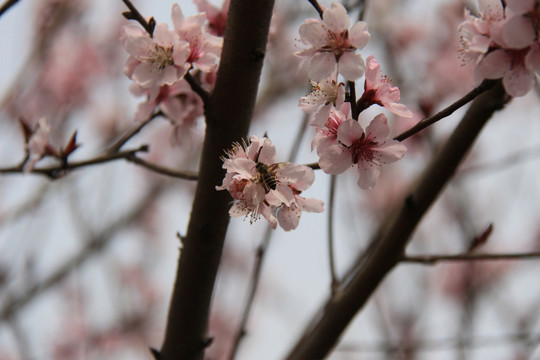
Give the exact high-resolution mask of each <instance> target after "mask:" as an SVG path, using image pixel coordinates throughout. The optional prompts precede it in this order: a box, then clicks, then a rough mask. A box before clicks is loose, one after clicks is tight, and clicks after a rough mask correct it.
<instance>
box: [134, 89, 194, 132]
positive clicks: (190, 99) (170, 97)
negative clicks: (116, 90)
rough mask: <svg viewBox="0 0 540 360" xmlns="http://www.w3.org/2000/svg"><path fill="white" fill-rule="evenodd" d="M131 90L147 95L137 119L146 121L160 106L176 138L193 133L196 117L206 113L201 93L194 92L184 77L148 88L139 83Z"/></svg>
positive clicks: (140, 94)
mask: <svg viewBox="0 0 540 360" xmlns="http://www.w3.org/2000/svg"><path fill="white" fill-rule="evenodd" d="M130 89H131V92H132V93H133V94H135V95H138V96H143V95H144V96H146V97H147V99H146V101H144V102H142V103H140V104H139V107H138V109H137V112H136V114H135V121H141V122H142V121H145V120H148V119H149V118H150V116H152V113H153V112H154V109H155V108H156V107H159V109H160V110H161V111H162V112H163V114H164V115H165V116H166V117H167V119H168V120H169V121H170V122H171V125H173V126H174V134H175V136H174V139H175V140H177V141H180V140H181V139H182V138H183V137H185V136H188V134H190V133H191V130H192V128H193V127H194V125H195V122H196V119H197V118H199V117H200V116H202V115H203V114H204V108H203V102H202V100H201V98H200V97H199V95H197V94H196V93H194V92H193V90H192V89H191V86H190V85H189V84H188V83H187V81H186V80H184V79H182V80H179V81H177V82H175V83H174V84H172V85H170V86H169V85H163V86H161V87H159V88H151V89H147V88H144V87H142V86H140V85H139V84H137V83H133V84H132V85H131V87H130Z"/></svg>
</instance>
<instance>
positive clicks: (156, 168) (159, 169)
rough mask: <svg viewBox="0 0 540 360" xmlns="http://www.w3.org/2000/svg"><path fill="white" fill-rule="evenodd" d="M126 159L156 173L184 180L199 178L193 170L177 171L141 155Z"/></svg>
mask: <svg viewBox="0 0 540 360" xmlns="http://www.w3.org/2000/svg"><path fill="white" fill-rule="evenodd" d="M126 160H127V161H129V162H132V163H134V164H137V165H140V166H142V167H144V168H146V169H149V170H152V171H153V172H155V173H158V174H161V175H166V176H170V177H174V178H179V179H184V180H197V179H198V177H199V176H198V174H197V173H194V172H191V171H176V170H172V169H169V168H166V167H163V166H161V165H157V164H154V163H151V162H148V161H146V160H143V159H141V158H140V157H138V156H136V155H135V154H133V155H132V156H128V157H126Z"/></svg>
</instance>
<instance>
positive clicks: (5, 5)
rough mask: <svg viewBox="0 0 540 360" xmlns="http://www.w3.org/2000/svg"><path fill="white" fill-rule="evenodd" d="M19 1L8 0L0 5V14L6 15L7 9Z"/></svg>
mask: <svg viewBox="0 0 540 360" xmlns="http://www.w3.org/2000/svg"><path fill="white" fill-rule="evenodd" d="M18 2H19V0H7V1H6V2H4V3H3V4H2V6H1V7H0V16H2V15H4V13H5V12H6V11H8V10H9V9H10V8H11V7H12V6H13V5H15V4H16V3H18Z"/></svg>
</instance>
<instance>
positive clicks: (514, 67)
mask: <svg viewBox="0 0 540 360" xmlns="http://www.w3.org/2000/svg"><path fill="white" fill-rule="evenodd" d="M505 3H506V6H505V7H503V2H501V1H500V0H479V1H478V5H479V11H478V14H475V15H472V14H471V13H470V12H469V11H467V10H466V11H465V17H466V20H465V22H463V23H462V24H461V25H460V42H461V45H460V52H461V53H462V56H463V58H464V60H465V61H471V62H474V63H475V65H476V67H475V76H476V79H477V81H481V80H483V79H499V78H502V79H503V85H504V87H505V89H506V92H507V93H508V94H510V95H512V96H523V95H525V94H526V93H527V92H529V90H531V88H532V87H533V85H534V82H535V79H536V76H535V73H536V74H538V73H540V39H539V36H538V35H539V33H540V1H539V0H508V1H506V2H505Z"/></svg>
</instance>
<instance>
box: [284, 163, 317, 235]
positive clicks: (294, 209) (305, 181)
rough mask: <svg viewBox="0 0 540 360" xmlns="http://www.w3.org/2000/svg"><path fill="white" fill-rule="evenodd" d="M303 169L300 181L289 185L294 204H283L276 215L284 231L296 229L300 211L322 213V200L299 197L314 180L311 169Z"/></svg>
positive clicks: (313, 173)
mask: <svg viewBox="0 0 540 360" xmlns="http://www.w3.org/2000/svg"><path fill="white" fill-rule="evenodd" d="M303 169H304V171H305V172H304V174H303V175H302V176H301V177H300V179H299V180H298V181H297V182H296V183H294V184H291V185H290V187H291V189H292V191H293V194H294V200H295V201H294V203H292V204H291V205H290V206H287V205H285V204H283V206H281V208H280V210H279V212H278V215H277V219H278V221H279V225H280V226H281V227H282V228H283V230H285V231H290V230H294V229H296V228H297V227H298V223H299V221H300V217H301V216H302V211H306V212H317V213H320V212H323V211H324V202H323V201H322V200H319V199H306V198H304V197H302V196H300V194H301V193H302V191H304V190H306V189H308V188H309V187H311V184H313V181H314V180H315V172H314V171H313V170H312V169H311V168H308V167H305V166H304V167H303Z"/></svg>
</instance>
